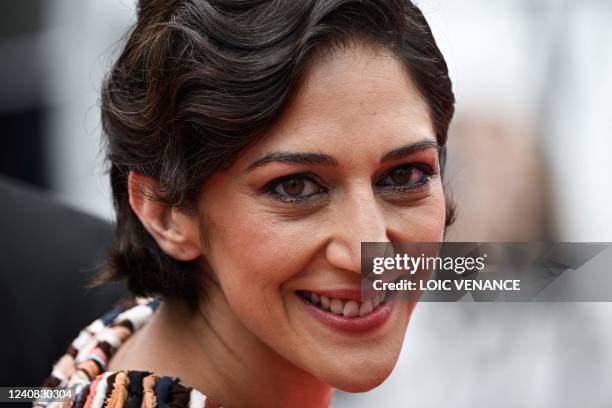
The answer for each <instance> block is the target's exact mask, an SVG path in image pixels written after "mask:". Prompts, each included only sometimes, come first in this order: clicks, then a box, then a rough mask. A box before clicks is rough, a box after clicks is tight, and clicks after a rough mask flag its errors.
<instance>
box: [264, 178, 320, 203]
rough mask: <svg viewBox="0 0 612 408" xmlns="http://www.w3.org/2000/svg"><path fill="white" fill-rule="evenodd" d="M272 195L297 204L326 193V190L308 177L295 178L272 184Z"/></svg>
mask: <svg viewBox="0 0 612 408" xmlns="http://www.w3.org/2000/svg"><path fill="white" fill-rule="evenodd" d="M268 191H270V193H271V194H273V195H274V196H276V197H278V198H279V199H281V200H283V201H288V202H297V201H301V200H305V199H307V198H309V197H312V196H315V195H318V194H320V193H323V192H325V191H326V190H325V188H324V187H323V186H321V185H320V184H319V183H317V182H316V181H314V180H311V179H309V178H308V177H306V176H293V177H287V178H284V179H281V180H278V181H277V182H275V183H272V185H271V187H270V189H269V190H268Z"/></svg>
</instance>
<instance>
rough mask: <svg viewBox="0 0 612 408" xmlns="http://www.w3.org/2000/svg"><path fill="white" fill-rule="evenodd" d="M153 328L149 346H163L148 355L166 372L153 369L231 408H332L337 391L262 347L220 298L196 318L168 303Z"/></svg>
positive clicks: (215, 295) (212, 299)
mask: <svg viewBox="0 0 612 408" xmlns="http://www.w3.org/2000/svg"><path fill="white" fill-rule="evenodd" d="M147 326H149V328H150V330H151V332H149V334H148V335H147V339H148V340H149V343H150V342H151V339H155V340H154V341H155V343H157V345H156V346H154V347H152V348H151V349H150V352H148V353H144V354H145V355H148V356H149V357H153V356H160V358H159V360H160V361H157V362H156V363H155V365H160V368H156V367H149V369H150V370H151V371H154V372H156V371H159V372H160V374H164V373H165V372H168V370H170V371H172V372H171V373H169V374H171V375H175V376H177V377H180V378H181V380H182V381H183V382H184V383H185V384H187V385H189V386H192V387H194V388H196V389H198V390H200V391H202V392H203V393H204V394H206V395H209V396H210V397H211V398H213V399H215V400H216V401H218V402H219V403H221V404H223V406H225V407H232V406H240V407H243V406H244V407H248V406H268V407H275V406H279V407H280V406H283V407H284V406H291V407H326V406H328V405H329V402H330V400H331V397H332V394H333V389H332V388H331V387H330V386H328V385H327V384H324V383H322V382H321V381H319V380H318V379H316V378H315V377H313V376H312V375H310V374H309V373H307V372H305V371H303V370H301V369H300V368H298V367H296V366H295V365H293V364H292V363H290V362H289V361H288V360H286V359H285V358H283V357H281V356H280V355H279V354H277V353H276V352H275V351H274V350H272V349H270V348H269V347H268V346H267V345H266V344H264V343H263V342H261V341H260V340H259V338H257V337H256V336H255V335H254V334H253V333H252V332H251V331H250V330H249V329H247V328H246V327H245V326H244V325H243V324H242V322H241V321H239V320H238V319H237V318H236V316H235V315H234V313H233V312H232V311H231V308H230V307H229V305H228V304H227V302H226V300H225V298H224V297H223V296H222V295H221V294H219V293H218V292H217V293H211V296H210V298H209V301H208V302H207V303H206V305H205V307H204V305H202V306H200V307H199V309H198V311H196V312H195V313H192V312H190V311H189V310H188V309H187V308H186V306H185V305H184V304H183V303H182V302H178V301H165V302H163V303H162V305H161V306H160V309H159V310H158V311H157V312H156V313H155V316H154V317H153V320H152V321H151V322H150V323H149V324H148V325H147ZM147 348H149V347H147ZM154 349H157V350H158V351H159V352H153V350H154ZM155 361H156V359H155V358H154V357H153V358H152V359H151V358H150V359H149V364H148V365H149V366H150V364H151V363H152V362H155Z"/></svg>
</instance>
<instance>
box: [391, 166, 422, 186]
mask: <svg viewBox="0 0 612 408" xmlns="http://www.w3.org/2000/svg"><path fill="white" fill-rule="evenodd" d="M389 176H390V177H391V180H392V181H393V183H394V184H397V185H400V186H402V185H405V184H414V183H418V182H419V181H420V180H421V179H422V178H423V171H421V170H419V169H417V168H415V167H400V168H398V169H394V170H393V171H391V174H389Z"/></svg>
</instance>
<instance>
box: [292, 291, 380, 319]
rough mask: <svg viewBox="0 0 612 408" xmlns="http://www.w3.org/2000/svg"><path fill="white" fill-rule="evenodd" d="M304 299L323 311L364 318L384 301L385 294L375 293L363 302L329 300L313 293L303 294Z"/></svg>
mask: <svg viewBox="0 0 612 408" xmlns="http://www.w3.org/2000/svg"><path fill="white" fill-rule="evenodd" d="M304 297H305V298H306V299H309V300H310V301H311V302H312V303H314V304H316V305H318V306H319V307H320V308H321V309H323V310H327V311H330V312H332V313H335V314H339V315H344V316H345V317H355V316H365V315H367V314H368V313H371V312H372V310H374V309H376V307H377V306H378V305H379V304H380V302H382V301H383V300H384V298H385V293H384V292H380V293H376V294H374V296H372V298H370V299H367V300H365V301H363V302H359V301H355V300H342V299H338V298H330V297H327V296H323V295H318V294H316V293H313V292H304Z"/></svg>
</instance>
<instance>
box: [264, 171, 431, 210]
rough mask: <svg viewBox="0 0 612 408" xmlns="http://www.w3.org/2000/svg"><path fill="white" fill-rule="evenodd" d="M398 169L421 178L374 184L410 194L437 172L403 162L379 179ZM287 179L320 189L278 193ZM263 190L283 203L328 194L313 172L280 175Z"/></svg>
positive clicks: (422, 186) (304, 201) (399, 192)
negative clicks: (306, 192) (418, 173)
mask: <svg viewBox="0 0 612 408" xmlns="http://www.w3.org/2000/svg"><path fill="white" fill-rule="evenodd" d="M400 169H408V170H412V169H416V170H419V171H421V172H422V173H423V176H422V178H421V180H419V181H418V182H417V183H414V184H413V185H411V186H406V185H381V184H380V181H379V182H377V183H376V186H378V187H382V188H385V189H389V190H391V191H389V192H387V194H410V193H416V192H419V191H421V190H422V189H423V188H424V187H426V186H427V185H428V184H429V182H430V181H431V178H432V177H433V176H435V175H436V174H437V173H436V172H435V171H434V170H433V169H432V168H431V166H429V165H428V164H424V163H418V164H404V165H401V166H397V167H393V168H392V169H389V170H387V171H386V172H385V173H383V174H382V176H381V177H380V179H379V180H384V179H385V178H387V177H389V176H390V174H391V173H392V172H393V171H397V170H400ZM289 180H302V181H307V182H310V183H314V184H315V185H316V186H317V187H318V188H319V189H320V190H319V191H318V192H316V193H313V194H309V195H306V196H297V197H291V196H286V195H283V194H279V193H278V192H277V191H276V189H277V188H278V187H279V186H280V185H281V184H282V183H284V182H287V181H289ZM263 190H264V192H265V193H266V194H267V195H269V196H271V197H272V198H274V199H276V200H279V201H282V202H284V203H289V204H303V203H306V202H307V201H308V200H310V199H312V198H313V197H315V196H318V195H321V194H328V193H329V190H328V189H327V188H326V187H324V186H323V185H322V182H321V180H320V179H319V178H318V177H316V176H314V175H313V174H310V173H299V174H292V175H289V176H285V177H281V178H278V179H275V180H273V181H271V182H270V183H268V184H267V185H266V186H265V187H264V188H263Z"/></svg>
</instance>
